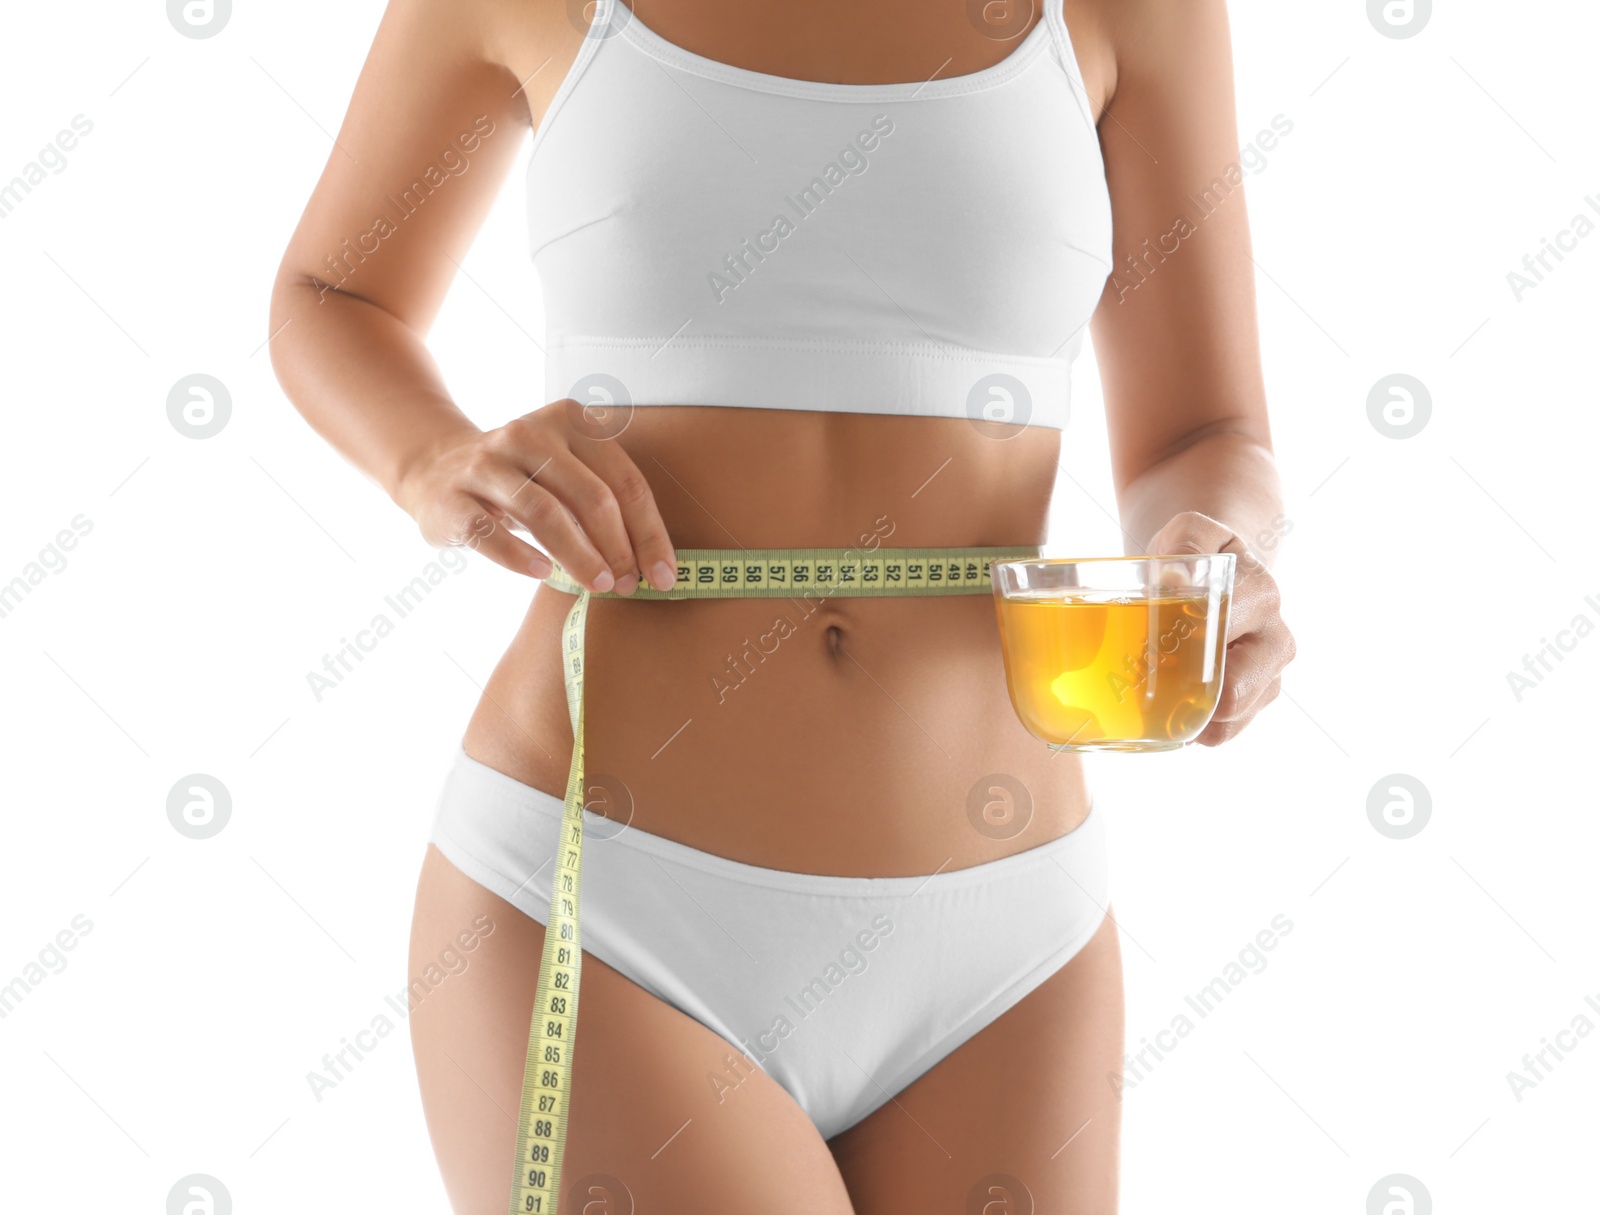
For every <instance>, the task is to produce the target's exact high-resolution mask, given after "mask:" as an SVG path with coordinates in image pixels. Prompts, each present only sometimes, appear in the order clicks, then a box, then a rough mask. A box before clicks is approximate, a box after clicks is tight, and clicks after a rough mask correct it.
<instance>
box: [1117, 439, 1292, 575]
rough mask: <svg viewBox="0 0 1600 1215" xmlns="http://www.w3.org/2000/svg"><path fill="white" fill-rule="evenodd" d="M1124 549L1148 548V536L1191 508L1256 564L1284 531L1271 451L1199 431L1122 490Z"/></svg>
mask: <svg viewBox="0 0 1600 1215" xmlns="http://www.w3.org/2000/svg"><path fill="white" fill-rule="evenodd" d="M1118 505H1119V507H1120V509H1121V514H1122V528H1123V536H1124V543H1125V545H1126V551H1127V552H1128V553H1130V554H1132V553H1146V552H1149V551H1150V550H1149V548H1148V544H1149V542H1150V539H1151V537H1153V536H1154V535H1155V534H1156V532H1158V531H1159V530H1160V529H1161V528H1162V527H1163V526H1165V525H1166V524H1167V523H1168V522H1169V521H1170V520H1171V519H1172V518H1173V517H1174V516H1175V515H1179V514H1181V513H1183V512H1184V511H1198V512H1200V513H1201V514H1202V515H1208V516H1210V517H1211V518H1213V519H1215V520H1217V522H1219V523H1222V524H1224V525H1225V526H1227V527H1229V528H1231V529H1232V530H1233V531H1234V532H1235V533H1236V534H1237V535H1238V536H1239V538H1240V539H1241V540H1243V541H1244V543H1245V544H1246V545H1247V546H1248V547H1249V549H1250V551H1251V552H1252V553H1253V554H1254V555H1255V556H1256V558H1257V559H1258V560H1259V561H1260V562H1261V563H1262V564H1263V565H1267V566H1270V565H1271V564H1272V561H1273V558H1274V557H1275V556H1276V555H1277V548H1278V540H1279V538H1280V537H1281V536H1283V535H1284V534H1285V533H1286V532H1287V531H1288V530H1289V526H1290V525H1289V524H1288V521H1287V520H1286V519H1285V518H1284V514H1283V498H1282V493H1281V491H1280V489H1279V483H1278V469H1277V464H1276V462H1275V461H1274V460H1273V457H1272V452H1271V450H1270V449H1269V448H1267V447H1266V446H1265V445H1263V444H1262V443H1260V442H1258V441H1257V440H1256V439H1254V438H1252V437H1251V436H1249V435H1246V434H1242V433H1240V432H1238V431H1233V430H1227V431H1219V432H1214V433H1211V434H1209V435H1206V436H1203V437H1202V438H1200V439H1198V440H1197V441H1195V442H1194V443H1191V444H1189V445H1188V446H1186V447H1184V448H1182V449H1181V450H1180V451H1178V452H1176V453H1175V454H1173V455H1171V456H1168V457H1166V458H1165V459H1163V460H1161V461H1159V462H1158V463H1156V464H1153V465H1151V466H1150V467H1149V468H1147V469H1146V470H1145V471H1144V472H1142V473H1140V474H1139V475H1138V476H1137V477H1135V478H1134V479H1133V480H1131V481H1129V482H1128V483H1127V484H1126V485H1124V486H1122V487H1121V490H1120V492H1119V493H1118Z"/></svg>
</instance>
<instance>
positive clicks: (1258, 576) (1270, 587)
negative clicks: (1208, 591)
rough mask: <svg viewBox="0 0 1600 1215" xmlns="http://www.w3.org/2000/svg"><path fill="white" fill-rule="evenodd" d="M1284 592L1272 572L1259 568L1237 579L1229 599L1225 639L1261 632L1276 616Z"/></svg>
mask: <svg viewBox="0 0 1600 1215" xmlns="http://www.w3.org/2000/svg"><path fill="white" fill-rule="evenodd" d="M1282 606H1283V596H1282V593H1281V592H1280V591H1279V590H1278V583H1277V580H1276V579H1275V578H1273V577H1272V575H1271V574H1269V573H1267V572H1266V571H1265V570H1260V571H1258V572H1256V573H1255V574H1253V575H1251V576H1249V577H1248V578H1244V579H1236V580H1235V581H1234V584H1233V594H1232V595H1231V596H1230V597H1229V600H1228V639H1229V640H1230V641H1232V640H1233V639H1234V638H1236V637H1244V636H1246V635H1247V634H1250V633H1256V632H1260V631H1261V630H1262V629H1263V628H1265V627H1268V626H1270V625H1271V623H1272V622H1273V621H1274V620H1276V619H1277V618H1278V611H1279V609H1280V608H1281V607H1282Z"/></svg>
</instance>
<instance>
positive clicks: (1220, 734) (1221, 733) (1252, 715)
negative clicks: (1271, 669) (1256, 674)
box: [1195, 679, 1283, 746]
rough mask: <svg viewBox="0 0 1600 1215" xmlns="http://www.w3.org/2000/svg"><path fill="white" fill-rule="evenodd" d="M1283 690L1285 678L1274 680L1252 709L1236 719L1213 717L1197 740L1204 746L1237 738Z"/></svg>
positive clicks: (1252, 705)
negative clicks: (1220, 720)
mask: <svg viewBox="0 0 1600 1215" xmlns="http://www.w3.org/2000/svg"><path fill="white" fill-rule="evenodd" d="M1282 690H1283V680H1282V679H1274V680H1272V682H1270V684H1269V685H1267V688H1266V692H1262V693H1261V695H1259V696H1258V698H1256V703H1254V704H1251V706H1250V711H1248V712H1246V714H1245V716H1243V717H1235V719H1232V720H1227V722H1219V720H1214V719H1213V720H1211V724H1210V725H1206V728H1205V730H1202V732H1200V736H1198V738H1197V740H1195V741H1197V743H1200V744H1202V746H1216V744H1218V743H1226V741H1227V740H1230V738H1237V736H1238V733H1240V732H1242V730H1243V728H1245V727H1246V725H1250V724H1251V722H1253V720H1256V717H1258V716H1259V714H1261V711H1262V709H1264V708H1267V706H1269V704H1270V703H1272V701H1275V700H1277V698H1278V693H1280V692H1282Z"/></svg>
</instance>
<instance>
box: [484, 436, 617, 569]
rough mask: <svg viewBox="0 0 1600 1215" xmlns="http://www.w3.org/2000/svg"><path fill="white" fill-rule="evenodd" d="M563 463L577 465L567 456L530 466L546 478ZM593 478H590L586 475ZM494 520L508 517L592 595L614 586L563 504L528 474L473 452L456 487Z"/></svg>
mask: <svg viewBox="0 0 1600 1215" xmlns="http://www.w3.org/2000/svg"><path fill="white" fill-rule="evenodd" d="M562 463H577V461H576V460H574V459H573V457H572V456H571V455H570V454H566V455H552V456H550V457H548V458H546V459H545V460H544V461H543V462H542V463H540V464H537V465H535V467H536V468H539V469H542V470H543V471H542V472H540V473H538V474H537V475H539V476H547V475H548V474H549V472H550V470H551V469H553V468H555V467H557V466H559V465H561V464H562ZM591 475H592V474H591ZM458 484H459V485H460V487H461V489H462V490H464V491H465V492H467V493H469V494H471V495H472V496H473V497H474V498H476V499H478V500H479V501H481V502H482V503H483V504H484V505H486V506H488V507H490V508H491V510H493V511H494V512H495V513H496V517H498V516H499V515H510V516H511V518H513V519H515V520H516V521H517V522H518V523H520V524H521V525H522V526H523V527H524V528H525V529H527V532H528V534H529V535H530V536H532V537H533V538H534V539H535V540H537V541H538V543H539V545H540V547H541V548H543V549H544V551H545V552H546V553H548V554H550V556H551V557H552V558H553V559H554V560H556V561H558V562H560V563H561V567H562V569H564V570H566V571H567V572H568V573H569V574H571V575H572V576H573V577H574V578H576V579H577V580H578V581H579V582H580V583H581V584H583V585H584V586H586V587H588V588H589V589H590V590H592V591H602V592H603V591H609V590H610V589H611V587H612V585H613V583H614V581H615V579H614V577H613V575H612V573H611V570H610V568H609V566H610V563H609V562H608V561H606V560H604V559H603V558H602V557H601V556H600V554H599V552H598V551H596V549H595V546H594V545H593V544H592V543H591V542H590V540H589V537H588V536H587V535H586V534H585V531H584V529H583V528H582V527H581V526H580V525H579V523H578V521H577V520H575V519H574V518H573V517H572V514H571V513H570V512H569V509H568V507H567V504H566V503H565V502H564V501H562V500H561V499H560V498H559V497H557V496H556V495H555V494H553V493H551V492H550V491H549V490H547V489H545V488H544V486H542V485H541V484H539V482H538V481H535V480H534V479H533V475H531V474H530V472H529V471H527V470H525V469H523V468H521V467H520V466H518V465H517V464H514V463H512V462H511V461H510V460H508V459H506V458H505V457H503V456H499V455H495V454H492V453H490V452H478V453H476V454H475V455H474V456H473V457H472V459H471V460H469V461H468V462H467V464H466V466H465V467H464V468H463V469H462V472H461V476H460V480H459V482H458Z"/></svg>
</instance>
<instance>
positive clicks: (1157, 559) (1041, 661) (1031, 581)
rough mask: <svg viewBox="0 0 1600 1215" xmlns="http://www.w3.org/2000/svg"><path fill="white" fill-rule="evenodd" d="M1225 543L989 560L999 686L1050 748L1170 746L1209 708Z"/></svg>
mask: <svg viewBox="0 0 1600 1215" xmlns="http://www.w3.org/2000/svg"><path fill="white" fill-rule="evenodd" d="M1233 571H1234V556H1233V554H1232V553H1199V554H1193V555H1188V556H1149V557H1102V558H1091V559H1087V560H1059V559H1049V558H1040V559H1036V560H1029V561H1005V562H997V563H996V564H995V565H994V566H992V567H991V579H992V582H993V586H994V598H995V610H996V612H997V613H998V615H999V619H1000V644H1001V649H1002V651H1003V653H1004V656H1005V667H1006V686H1007V689H1008V690H1009V691H1010V694H1011V704H1012V706H1013V707H1014V708H1015V709H1016V711H1017V716H1018V717H1020V718H1021V719H1022V724H1023V725H1025V726H1027V728H1028V730H1029V731H1030V732H1031V733H1033V734H1034V735H1035V736H1036V737H1038V738H1040V739H1043V740H1044V741H1045V742H1046V743H1048V744H1049V745H1050V746H1051V747H1052V748H1054V749H1056V750H1062V751H1171V750H1175V749H1177V748H1178V747H1182V746H1184V745H1186V744H1188V743H1191V742H1193V741H1194V740H1195V738H1197V737H1198V736H1199V734H1200V732H1201V731H1202V730H1204V729H1205V728H1206V724H1207V723H1208V722H1210V720H1211V716H1212V714H1213V713H1215V712H1216V709H1217V698H1218V697H1219V695H1220V694H1221V692H1222V668H1223V660H1224V657H1225V654H1226V642H1227V632H1228V603H1229V599H1230V597H1231V596H1232V593H1233Z"/></svg>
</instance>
